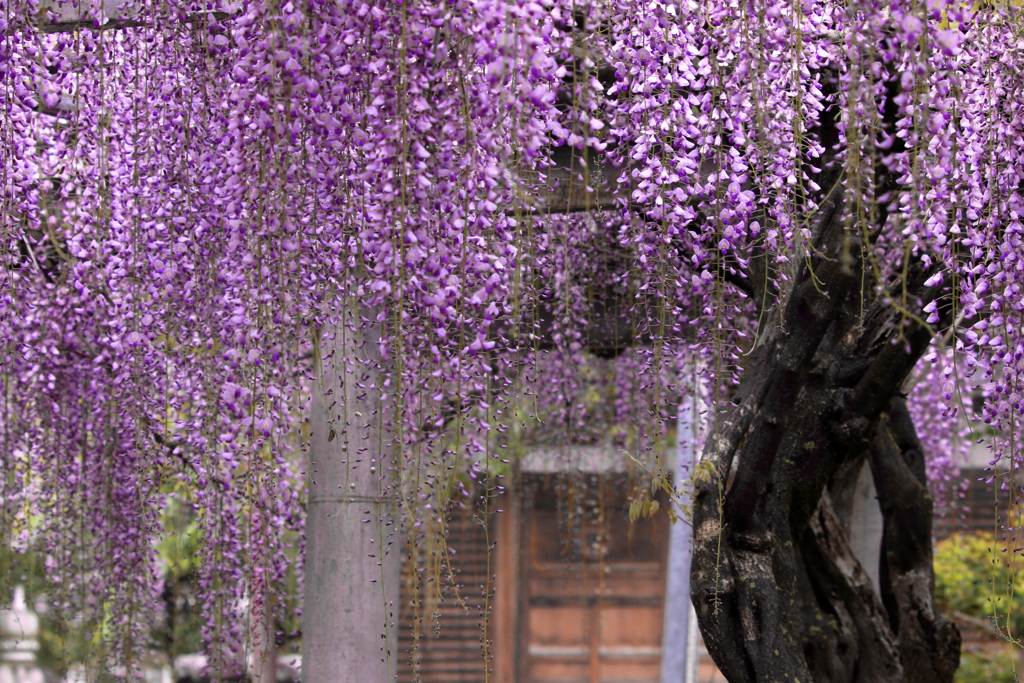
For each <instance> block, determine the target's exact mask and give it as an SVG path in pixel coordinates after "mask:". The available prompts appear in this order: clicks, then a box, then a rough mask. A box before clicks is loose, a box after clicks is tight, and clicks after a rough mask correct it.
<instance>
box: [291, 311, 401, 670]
mask: <svg viewBox="0 0 1024 683" xmlns="http://www.w3.org/2000/svg"><path fill="white" fill-rule="evenodd" d="M364 317H366V318H370V319H372V317H371V316H364ZM357 329H358V328H357ZM320 348H321V355H322V358H323V360H322V361H321V363H320V366H321V367H320V368H318V372H319V377H320V380H321V381H320V382H319V383H318V385H317V387H316V388H315V390H314V392H313V400H312V413H311V415H310V423H311V428H312V433H311V435H310V447H309V463H308V466H309V472H308V483H309V505H308V508H307V517H306V558H305V559H306V562H305V600H304V613H303V623H302V649H303V652H302V680H303V681H304V683H342V682H344V683H388V682H390V681H393V680H394V679H395V677H396V673H397V672H396V669H397V666H396V663H397V659H398V657H397V655H398V642H397V629H396V628H395V622H396V621H397V613H398V607H397V603H398V590H399V585H400V580H399V550H398V544H397V543H394V541H395V540H396V538H397V537H396V524H397V522H396V517H397V516H396V514H395V504H394V490H393V489H394V486H393V483H392V482H393V481H394V479H395V476H394V475H395V474H396V473H395V472H393V471H392V468H393V467H395V464H394V462H393V455H392V452H393V450H394V449H393V444H392V443H391V436H390V432H389V424H388V423H389V418H388V416H387V415H386V414H385V411H386V410H387V408H386V406H383V405H381V402H380V391H381V388H380V381H381V380H380V377H381V373H380V370H379V357H378V356H377V354H376V349H377V340H376V339H375V338H373V335H371V334H369V333H367V332H365V331H363V330H359V331H353V330H351V329H346V327H345V326H343V325H338V326H336V327H332V328H329V329H328V330H326V331H325V333H324V334H323V335H322V337H321V343H320ZM364 360H366V361H368V362H363V361H364Z"/></svg>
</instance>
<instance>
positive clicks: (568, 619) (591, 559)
mask: <svg viewBox="0 0 1024 683" xmlns="http://www.w3.org/2000/svg"><path fill="white" fill-rule="evenodd" d="M626 486H627V482H626V481H625V477H617V478H616V477H612V476H609V475H602V476H597V475H591V476H583V475H575V476H574V475H550V476H546V477H544V478H542V479H536V480H534V481H533V482H529V483H527V485H526V487H525V498H524V501H523V506H522V510H523V514H522V524H523V526H522V534H521V543H522V545H521V552H520V559H521V576H522V583H521V593H520V596H519V604H520V610H521V612H520V618H519V624H520V629H521V630H520V637H519V657H520V661H519V667H518V670H519V674H520V683H554V682H556V681H557V682H558V683H653V682H655V681H658V679H659V673H660V664H661V634H662V616H663V607H662V606H663V602H664V594H665V562H666V557H667V548H668V522H667V519H666V518H665V515H664V514H661V515H657V516H656V517H655V519H654V520H642V521H638V522H636V523H633V524H631V523H630V522H629V519H628V512H627V508H628V502H627V495H626Z"/></svg>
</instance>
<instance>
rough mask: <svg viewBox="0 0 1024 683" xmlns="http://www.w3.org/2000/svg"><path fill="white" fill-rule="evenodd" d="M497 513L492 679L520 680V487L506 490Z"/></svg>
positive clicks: (507, 682)
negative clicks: (499, 511)
mask: <svg viewBox="0 0 1024 683" xmlns="http://www.w3.org/2000/svg"><path fill="white" fill-rule="evenodd" d="M498 500H500V501H501V510H502V511H501V513H500V514H499V515H498V534H497V539H496V540H497V543H498V547H497V572H496V576H495V582H494V589H495V600H494V621H493V622H492V623H493V624H494V644H493V646H492V648H491V651H492V652H493V655H494V658H493V659H492V660H491V671H492V672H493V677H492V678H491V680H492V681H494V682H495V683H518V681H519V652H518V650H519V647H518V645H519V555H520V545H521V544H522V539H521V537H520V533H521V531H520V530H521V524H520V521H521V518H520V515H521V509H520V507H521V504H522V497H521V495H520V492H519V487H518V486H517V485H515V484H513V485H512V486H510V487H509V488H508V490H506V492H505V494H504V495H503V496H502V498H499V499H498Z"/></svg>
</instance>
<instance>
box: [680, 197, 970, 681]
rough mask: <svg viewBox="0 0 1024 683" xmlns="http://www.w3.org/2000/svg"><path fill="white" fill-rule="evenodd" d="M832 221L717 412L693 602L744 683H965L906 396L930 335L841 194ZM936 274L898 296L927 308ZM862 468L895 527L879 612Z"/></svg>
mask: <svg viewBox="0 0 1024 683" xmlns="http://www.w3.org/2000/svg"><path fill="white" fill-rule="evenodd" d="M825 187H827V185H825ZM819 221H820V222H819V223H818V225H817V229H816V231H815V233H814V239H813V243H812V244H810V245H809V247H808V253H809V254H811V256H809V258H808V259H807V260H806V261H805V262H803V263H801V265H800V266H799V267H798V269H797V271H798V272H797V273H796V274H795V279H794V281H793V283H792V287H791V289H790V291H789V295H788V297H785V298H784V299H783V300H782V302H781V303H779V304H778V305H776V306H775V307H773V308H772V309H770V310H767V311H765V313H764V320H765V324H764V325H763V326H762V328H761V331H760V336H759V339H758V340H757V342H756V343H755V346H754V348H753V350H752V351H751V353H750V356H749V357H748V358H747V359H745V362H744V365H745V367H747V368H748V369H747V370H746V373H745V374H744V375H743V377H742V380H741V381H740V384H739V385H738V386H737V387H736V390H735V392H734V393H733V394H732V395H731V396H729V397H728V398H726V399H723V400H722V401H721V402H720V405H719V413H718V417H717V423H716V427H715V429H714V430H713V431H712V433H711V434H710V435H709V438H708V442H707V445H706V447H705V450H704V456H703V457H704V458H705V460H707V461H708V462H710V463H711V464H712V465H713V466H714V473H713V474H711V475H710V477H709V478H708V479H705V480H704V481H701V482H700V483H699V484H698V485H697V491H696V500H695V505H694V526H695V540H694V560H693V572H692V583H691V597H692V599H693V601H694V604H695V606H696V609H697V614H698V619H699V623H700V627H701V631H702V633H703V635H704V639H705V642H706V644H707V647H708V650H709V652H710V653H711V655H712V657H713V658H714V660H715V661H716V663H717V664H718V666H719V667H720V668H721V670H722V672H723V673H724V674H725V676H726V678H728V680H729V681H730V682H731V683H746V682H753V681H787V680H788V681H805V682H807V681H814V682H815V683H869V682H871V683H889V682H891V683H897V682H906V683H911V682H914V683H917V682H920V683H940V682H948V681H952V679H953V673H954V671H955V670H956V668H957V665H958V663H959V646H960V636H959V633H958V632H957V630H956V628H955V627H954V626H953V625H952V624H951V623H950V622H948V621H945V620H944V619H943V617H942V615H941V614H940V613H939V612H938V611H937V610H936V608H935V606H934V604H933V600H932V591H933V582H934V581H933V574H932V550H931V519H932V498H931V496H930V494H929V492H928V486H927V481H926V479H925V469H924V454H923V452H922V447H921V444H920V442H919V440H918V438H917V435H916V433H915V430H914V425H913V422H912V421H911V419H910V416H909V413H908V411H907V407H906V404H905V402H904V398H903V396H902V394H901V391H902V387H903V385H904V382H905V380H906V378H907V376H908V374H909V373H910V371H911V370H912V368H913V367H914V365H915V363H916V362H917V360H918V359H919V358H920V357H921V356H922V354H923V353H924V351H925V349H926V347H927V346H928V345H929V343H930V342H931V333H930V332H929V330H928V328H927V326H926V325H924V324H922V323H921V322H920V318H917V319H914V318H913V317H911V316H908V315H903V314H902V313H901V312H900V311H899V310H898V309H899V308H900V306H897V305H894V303H893V302H892V301H887V300H886V297H885V296H884V295H881V294H878V293H877V289H876V286H875V285H877V284H879V283H876V282H874V281H873V279H872V275H871V272H870V265H869V264H868V263H866V262H865V261H866V259H864V258H863V254H862V252H861V250H860V249H859V248H858V246H857V245H856V244H853V245H851V244H850V243H849V241H848V240H846V239H844V230H843V221H842V193H841V192H840V191H836V192H834V193H833V195H832V196H831V197H830V198H829V199H828V201H826V202H825V204H824V206H823V209H822V213H821V215H820V216H819ZM844 250H846V251H845V254H844ZM851 252H852V253H851ZM846 255H848V256H846ZM755 263H756V261H755ZM932 274H933V271H931V270H928V269H925V268H924V267H923V266H922V265H921V263H920V262H915V261H913V260H911V261H909V262H908V267H907V268H906V269H905V270H904V272H903V274H902V275H899V276H897V279H896V280H895V281H893V282H886V283H884V284H885V286H886V288H887V290H888V291H890V292H901V291H904V286H905V291H906V292H907V299H906V301H910V302H923V303H928V302H930V301H932V300H934V299H935V298H936V295H937V289H934V288H932V287H930V286H929V283H928V279H929V277H930V276H931V275H932ZM757 279H758V278H757V277H756V276H755V277H754V278H753V280H754V281H757ZM904 279H905V282H904V281H903V280H904ZM756 293H759V292H756ZM912 305H914V307H915V308H916V306H917V305H919V304H917V303H912ZM904 310H906V309H904ZM865 459H866V460H867V462H869V463H870V468H871V474H872V477H873V479H874V484H875V487H876V489H877V491H878V502H879V504H880V506H881V510H882V514H883V518H884V532H883V538H882V548H881V560H880V566H879V568H878V577H879V588H880V592H881V595H879V594H878V592H877V591H876V590H875V588H874V587H873V586H872V582H871V579H870V578H869V574H868V572H867V571H866V570H867V569H868V568H865V567H863V566H861V564H860V563H859V561H858V559H857V557H856V556H855V554H854V552H853V551H852V549H851V533H856V532H857V530H856V529H851V528H850V514H849V509H848V506H847V505H845V504H844V502H845V501H847V500H848V499H849V495H848V493H849V491H850V489H851V487H853V486H855V480H856V478H857V476H858V474H859V473H860V471H861V469H862V467H863V463H864V462H865Z"/></svg>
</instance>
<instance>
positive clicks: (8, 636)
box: [0, 584, 44, 683]
mask: <svg viewBox="0 0 1024 683" xmlns="http://www.w3.org/2000/svg"><path fill="white" fill-rule="evenodd" d="M38 649H39V617H38V616H36V614H35V612H33V611H32V610H31V609H29V606H28V603H26V602H25V587H24V586H22V585H21V584H18V585H16V586H15V587H14V600H13V602H12V604H11V606H10V607H9V608H8V609H4V610H0V683H43V680H44V677H43V671H42V669H40V668H39V667H38V666H36V651H37V650H38Z"/></svg>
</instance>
